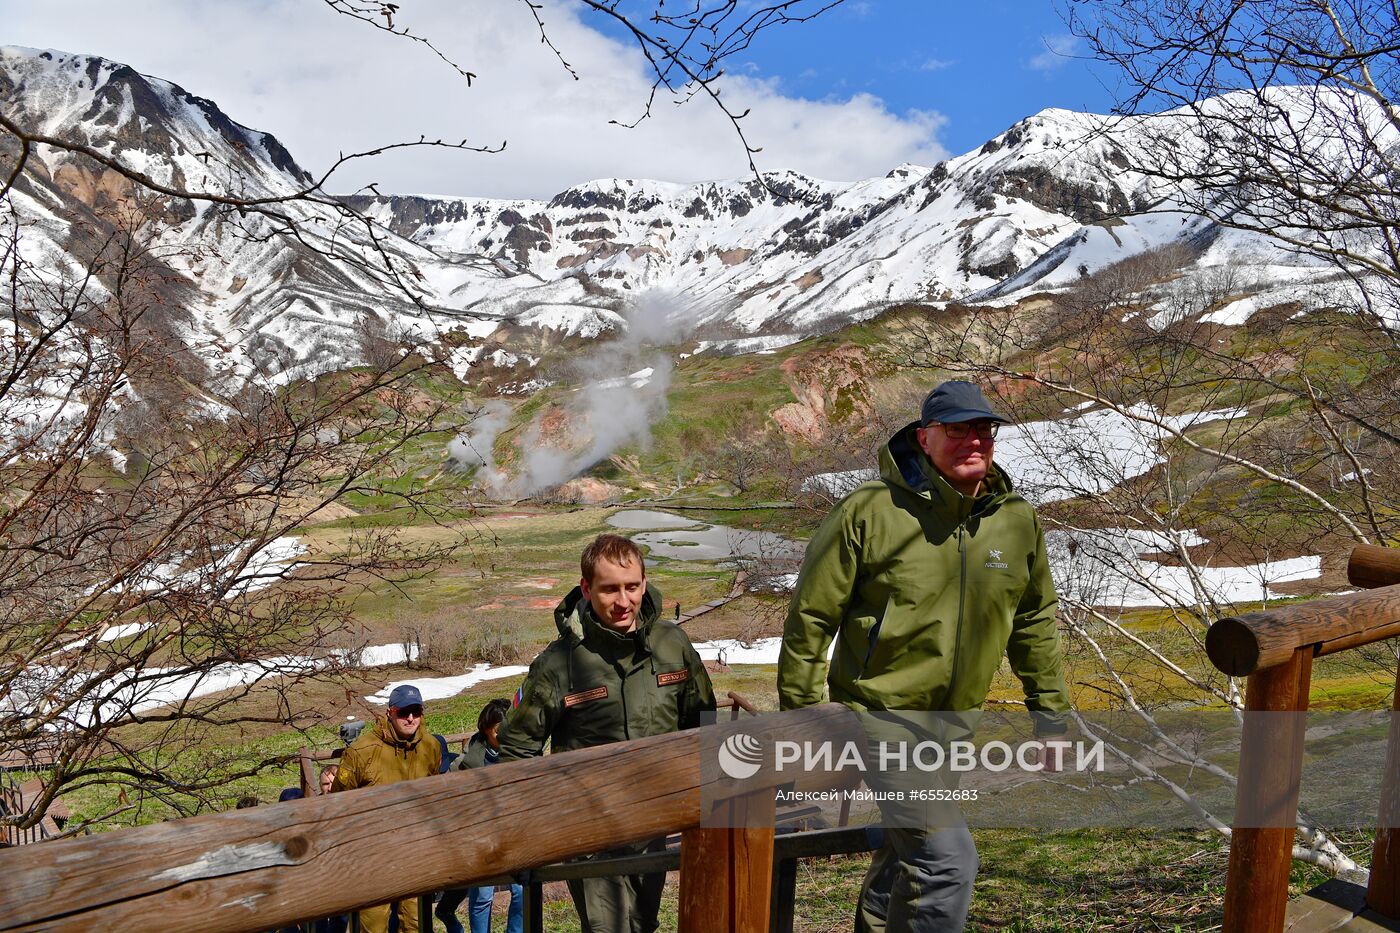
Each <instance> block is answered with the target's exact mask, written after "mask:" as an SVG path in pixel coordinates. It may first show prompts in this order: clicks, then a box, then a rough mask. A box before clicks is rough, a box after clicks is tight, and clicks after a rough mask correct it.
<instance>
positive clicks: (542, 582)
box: [515, 577, 559, 590]
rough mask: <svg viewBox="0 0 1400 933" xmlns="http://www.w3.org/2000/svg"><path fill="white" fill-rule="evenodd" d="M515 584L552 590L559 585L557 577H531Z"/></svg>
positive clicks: (533, 588)
mask: <svg viewBox="0 0 1400 933" xmlns="http://www.w3.org/2000/svg"><path fill="white" fill-rule="evenodd" d="M515 585H516V586H523V587H525V588H527V589H531V590H552V589H554V588H555V587H557V586H558V585H559V579H558V578H557V577H531V578H529V579H528V580H521V581H520V582H519V583H517V584H515Z"/></svg>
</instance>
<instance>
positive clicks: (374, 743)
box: [331, 716, 442, 793]
mask: <svg viewBox="0 0 1400 933" xmlns="http://www.w3.org/2000/svg"><path fill="white" fill-rule="evenodd" d="M441 763H442V749H441V747H440V746H439V745H438V742H437V739H436V738H434V737H433V735H432V733H430V732H428V731H427V730H426V729H424V728H423V725H422V723H421V722H420V723H419V725H418V731H417V732H415V733H414V734H413V736H412V737H411V738H408V739H401V738H399V737H398V735H397V734H396V733H395V732H394V727H393V726H391V725H389V720H388V719H387V718H386V717H383V716H381V717H379V718H378V719H376V720H375V721H374V728H372V729H366V730H365V731H364V732H362V733H360V737H359V738H358V739H356V740H355V741H354V742H353V743H352V744H351V746H350V747H349V748H347V749H346V750H345V754H344V755H342V756H341V757H340V770H339V771H338V772H337V773H336V776H335V783H334V784H332V785H331V793H335V792H336V791H341V790H354V789H355V788H357V787H375V786H378V785H380V784H393V783H395V782H397V781H411V780H413V779H414V778H421V777H427V776H428V775H430V774H437V773H438V769H439V767H440V765H441Z"/></svg>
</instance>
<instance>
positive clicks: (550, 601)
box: [526, 596, 559, 609]
mask: <svg viewBox="0 0 1400 933" xmlns="http://www.w3.org/2000/svg"><path fill="white" fill-rule="evenodd" d="M526 605H527V606H529V607H530V608H531V609H553V608H554V607H555V606H557V605H559V600H558V599H556V598H554V597H553V596H537V597H535V598H534V599H532V600H530V601H529V602H528V603H526Z"/></svg>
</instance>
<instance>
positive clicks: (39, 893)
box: [0, 704, 861, 933]
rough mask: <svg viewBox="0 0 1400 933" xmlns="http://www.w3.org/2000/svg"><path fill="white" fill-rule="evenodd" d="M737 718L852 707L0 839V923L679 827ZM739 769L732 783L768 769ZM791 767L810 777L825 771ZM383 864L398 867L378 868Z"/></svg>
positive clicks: (383, 886)
mask: <svg viewBox="0 0 1400 933" xmlns="http://www.w3.org/2000/svg"><path fill="white" fill-rule="evenodd" d="M739 727H742V731H744V732H747V733H748V734H750V735H754V736H755V737H757V738H759V740H760V741H770V742H771V741H772V739H773V737H774V735H776V734H784V733H785V731H786V730H794V731H803V730H806V731H809V732H812V733H813V734H829V735H832V736H833V737H834V740H836V741H838V742H845V741H857V740H858V739H859V737H860V734H861V733H860V727H859V724H858V723H857V721H856V717H855V714H853V713H851V712H850V711H849V710H847V709H845V708H844V707H840V706H836V705H833V704H826V705H824V706H818V707H811V708H808V709H803V710H794V711H790V712H786V713H777V714H772V715H770V716H763V717H759V718H756V719H749V720H745V721H743V722H742V723H735V724H733V725H731V724H729V723H723V724H720V725H715V726H708V727H705V728H704V729H692V730H687V731H685V732H678V733H673V734H671V735H664V736H655V737H653V738H647V739H638V740H635V741H631V742H619V743H616V744H614V745H607V746H600V747H597V748H590V749H583V750H581V751H576V752H567V753H563V754H559V755H548V756H545V757H543V758H538V759H532V760H529V761H522V762H514V763H511V764H506V765H496V766H493V767H490V768H474V769H471V770H469V771H462V772H449V773H447V774H441V775H433V776H431V777H426V778H423V779H421V780H417V781H407V782H404V783H400V784H390V785H387V786H384V787H370V788H365V789H362V790H356V791H349V792H345V793H339V794H331V795H329V796H325V797H320V796H318V797H312V798H310V799H307V800H300V801H295V802H291V803H286V804H279V805H273V806H266V807H255V808H252V809H248V810H236V811H230V812H226V813H217V814H210V815H208V816H201V817H194V818H192V819H186V820H172V821H170V822H166V823H160V824H156V825H152V826H143V827H138V828H135V829H129V830H121V831H115V832H110V833H100V834H98V835H95V836H89V837H82V838H75V839H67V840H59V841H56V842H50V843H45V844H44V845H42V846H33V847H30V848H28V850H27V851H20V850H6V851H0V873H3V877H4V878H5V882H6V886H5V897H4V898H3V899H0V930H25V931H38V930H46V931H52V933H60V931H74V933H77V931H83V933H87V931H91V930H94V929H113V930H115V929H139V930H142V931H150V933H157V931H177V930H190V931H201V933H255V931H262V930H268V929H274V928H276V927H279V926H283V925H286V924H290V923H294V922H296V921H298V920H301V919H303V918H306V917H323V916H330V915H333V914H338V913H344V912H347V911H350V910H354V909H357V908H360V907H364V906H369V905H373V904H382V903H385V902H387V901H391V900H398V899H401V898H405V897H413V896H415V895H417V894H419V893H421V892H423V891H425V890H427V891H435V890H441V889H444V888H449V887H459V886H463V885H467V884H471V883H473V882H475V881H476V880H478V879H483V878H489V877H494V876H496V875H500V874H505V873H510V872H515V871H519V870H521V869H525V868H529V867H532V866H535V865H542V864H547V863H549V862H556V861H561V860H563V859H566V858H572V857H575V856H579V855H583V854H585V853H591V852H598V851H601V850H604V849H609V848H614V847H616V846H619V845H622V844H624V843H627V842H633V841H636V840H639V839H650V838H654V837H656V836H662V835H665V834H667V833H669V832H673V831H676V830H682V829H688V828H691V827H695V826H698V825H699V822H700V802H701V799H702V795H701V790H702V781H704V780H706V779H707V778H705V777H702V770H701V760H700V758H701V754H700V749H701V747H702V733H709V735H708V737H707V741H708V742H714V743H715V744H716V745H717V744H718V743H719V742H721V741H723V739H724V737H725V736H726V735H728V734H729V733H730V732H732V731H735V730H736V729H738V728H739ZM770 728H771V730H773V734H768V732H769V729H770ZM711 747H713V746H711ZM712 770H713V769H712ZM779 776H781V777H785V778H788V779H789V780H790V779H791V778H792V775H779ZM708 779H709V780H716V779H715V778H713V777H711V778H708ZM753 780H754V782H755V783H754V784H749V785H745V786H744V787H742V791H743V792H745V793H753V792H756V791H757V790H758V788H759V786H761V785H760V784H758V783H757V782H760V781H763V780H769V778H766V777H764V776H763V775H762V774H760V776H759V777H756V778H755V779H753ZM797 781H798V785H799V788H798V789H800V790H809V791H815V790H819V789H823V784H825V783H826V782H827V781H828V779H827V778H825V777H815V776H808V775H806V774H801V775H798V776H797ZM804 785H805V786H804ZM726 786H727V785H726ZM825 789H830V788H829V787H827V788H825ZM767 794H768V799H769V800H770V801H771V800H772V789H771V787H770V788H769V789H768V791H767ZM546 801H571V802H574V803H576V804H577V805H575V806H550V805H542V802H546ZM461 839H470V840H471V843H472V844H471V845H458V844H456V840H461ZM395 863H401V864H411V865H412V866H413V870H412V871H386V870H385V868H384V866H385V865H389V864H395ZM762 874H763V876H764V879H765V881H764V884H765V886H766V884H767V881H766V879H767V878H768V877H769V872H768V871H767V870H765V871H764V872H763V873H762ZM765 901H766V893H765Z"/></svg>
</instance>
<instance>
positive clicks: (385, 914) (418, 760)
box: [331, 684, 442, 933]
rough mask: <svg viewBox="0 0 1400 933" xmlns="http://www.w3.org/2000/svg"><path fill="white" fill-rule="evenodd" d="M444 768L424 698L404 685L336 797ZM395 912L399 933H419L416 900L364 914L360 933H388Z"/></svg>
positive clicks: (339, 778)
mask: <svg viewBox="0 0 1400 933" xmlns="http://www.w3.org/2000/svg"><path fill="white" fill-rule="evenodd" d="M441 764H442V749H441V746H439V745H438V742H437V739H436V738H435V737H433V736H432V735H431V734H430V733H428V731H427V730H426V729H424V728H423V695H422V694H421V693H419V692H418V688H417V687H415V686H413V685H412V684H400V685H399V686H397V687H395V688H394V690H393V692H392V693H390V694H389V712H388V713H387V714H386V715H385V716H384V718H382V719H376V720H375V721H374V726H373V727H372V728H369V729H366V730H365V731H364V732H362V733H360V737H359V738H357V739H356V740H355V741H354V743H353V744H352V745H351V746H350V747H349V748H347V749H346V750H345V754H344V755H342V756H341V758H340V771H339V772H338V773H337V774H336V776H335V783H334V784H332V785H331V793H336V792H337V791H342V790H354V789H355V788H357V787H376V786H378V785H380V784H393V783H395V782H397V781H411V780H413V779H414V778H421V777H427V776H428V775H430V774H437V773H438V771H439V769H440V766H441ZM390 907H397V908H398V914H399V933H418V901H417V899H416V898H410V899H408V900H402V901H396V902H395V903H394V904H380V905H379V906H377V907H370V908H367V909H365V910H362V911H360V929H361V930H363V931H364V933H386V931H387V930H388V929H389V908H390Z"/></svg>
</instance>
